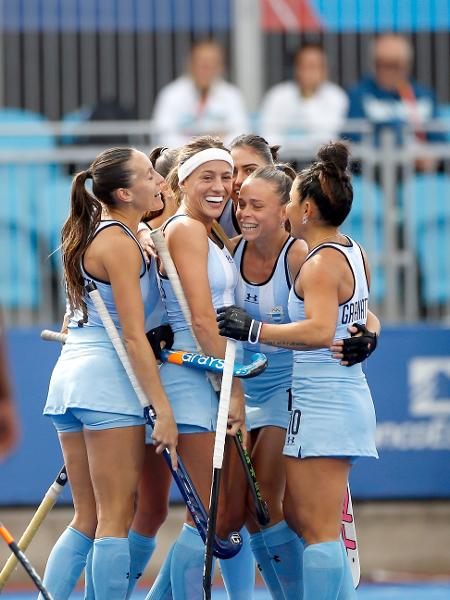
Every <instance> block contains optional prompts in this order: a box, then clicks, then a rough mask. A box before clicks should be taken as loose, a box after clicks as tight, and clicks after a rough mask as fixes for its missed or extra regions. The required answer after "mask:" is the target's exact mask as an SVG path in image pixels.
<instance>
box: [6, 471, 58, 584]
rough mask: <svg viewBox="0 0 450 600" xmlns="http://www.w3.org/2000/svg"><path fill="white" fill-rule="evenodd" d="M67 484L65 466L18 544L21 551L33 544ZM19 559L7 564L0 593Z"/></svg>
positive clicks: (9, 559) (11, 558)
mask: <svg viewBox="0 0 450 600" xmlns="http://www.w3.org/2000/svg"><path fill="white" fill-rule="evenodd" d="M66 483H67V473H66V467H65V466H63V467H62V469H61V470H60V471H59V473H58V475H57V476H56V479H55V481H54V482H53V483H52V485H51V486H50V487H49V488H48V490H47V492H46V494H45V496H44V498H43V500H42V502H41V503H40V505H39V506H38V508H37V510H36V512H35V513H34V515H33V518H32V519H31V521H30V522H29V524H28V526H27V528H26V529H25V531H24V532H23V535H22V537H21V538H20V540H19V541H18V542H17V546H18V547H19V548H20V550H22V551H25V550H26V549H27V548H28V546H29V545H30V543H31V540H32V539H33V538H34V536H35V535H36V533H37V530H38V529H39V527H40V526H41V524H42V522H43V521H44V519H45V517H46V516H47V515H48V513H49V512H50V511H51V510H52V508H53V506H54V504H55V502H56V501H57V500H58V498H59V496H60V494H61V492H62V491H63V489H64V486H65V485H66ZM18 562H19V559H18V558H17V556H16V555H15V554H11V556H10V557H9V558H8V560H7V561H6V563H5V566H4V567H3V569H2V571H1V573H0V592H1V590H2V589H3V588H4V587H5V585H6V583H7V581H8V579H9V578H10V577H11V574H12V573H13V571H14V569H15V567H16V565H17V563H18Z"/></svg>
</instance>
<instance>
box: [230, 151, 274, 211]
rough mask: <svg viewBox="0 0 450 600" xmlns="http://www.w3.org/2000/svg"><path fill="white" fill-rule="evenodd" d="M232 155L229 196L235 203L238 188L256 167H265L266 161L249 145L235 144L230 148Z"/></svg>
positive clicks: (237, 199)
mask: <svg viewBox="0 0 450 600" xmlns="http://www.w3.org/2000/svg"><path fill="white" fill-rule="evenodd" d="M231 156H232V157H233V162H234V170H233V191H232V194H231V197H232V199H233V201H234V202H235V203H237V202H238V201H239V190H240V189H241V186H242V184H243V182H244V181H245V180H246V179H247V177H248V176H249V175H251V174H252V173H253V172H254V171H256V169H257V168H258V167H265V166H266V165H267V164H268V163H267V161H265V160H264V158H263V157H262V156H261V155H260V154H259V153H258V152H256V151H255V150H254V149H253V148H251V147H250V146H236V147H235V148H233V149H232V150H231Z"/></svg>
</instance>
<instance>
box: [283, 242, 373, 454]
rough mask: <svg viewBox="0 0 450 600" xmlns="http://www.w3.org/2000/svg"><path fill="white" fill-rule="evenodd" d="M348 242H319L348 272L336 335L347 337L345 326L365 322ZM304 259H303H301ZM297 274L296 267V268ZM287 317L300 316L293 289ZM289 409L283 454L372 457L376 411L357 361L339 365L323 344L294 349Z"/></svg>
mask: <svg viewBox="0 0 450 600" xmlns="http://www.w3.org/2000/svg"><path fill="white" fill-rule="evenodd" d="M348 243H349V245H348V246H344V245H341V244H329V243H327V244H322V245H320V246H318V247H317V248H314V249H313V250H312V251H311V252H310V253H309V254H308V256H307V257H306V260H308V259H309V258H311V256H314V255H315V254H316V253H317V252H319V251H320V250H321V249H323V248H334V249H335V250H336V251H338V252H341V253H342V254H343V255H344V256H345V258H346V260H347V263H348V265H349V268H350V269H351V271H352V274H353V280H354V288H353V293H352V295H351V297H350V298H348V299H347V300H346V302H343V303H342V304H341V305H340V306H339V311H338V320H337V323H336V332H335V339H336V338H338V339H343V338H345V337H349V336H350V334H349V333H348V331H347V327H348V326H349V325H351V324H352V323H355V322H358V323H364V324H365V323H366V319H367V311H368V300H369V288H368V284H367V277H366V271H365V266H364V259H363V255H362V251H361V248H360V247H359V246H358V244H356V243H355V242H354V241H353V240H351V239H350V238H348ZM305 262H306V261H305ZM299 277H301V270H300V273H299ZM289 316H290V318H291V321H302V320H304V319H305V310H304V301H303V299H302V298H299V297H298V296H297V295H296V294H295V291H294V288H292V290H291V293H290V296H289ZM292 398H293V402H292V413H291V419H290V422H289V427H288V430H287V432H286V441H285V445H284V450H283V453H284V454H285V455H286V456H292V457H296V458H307V457H312V456H334V457H348V458H349V459H350V460H351V461H353V460H355V459H356V458H358V457H359V456H372V457H377V456H378V454H377V449H376V446H375V427H376V420H375V410H374V407H373V401H372V397H371V394H370V390H369V387H368V385H367V381H366V378H365V375H364V373H363V370H362V367H361V364H356V365H353V366H352V367H344V366H342V365H340V364H339V362H338V361H337V360H336V359H334V358H333V357H332V356H331V352H330V351H329V350H328V349H319V350H311V351H308V352H303V351H302V352H300V351H294V373H293V378H292Z"/></svg>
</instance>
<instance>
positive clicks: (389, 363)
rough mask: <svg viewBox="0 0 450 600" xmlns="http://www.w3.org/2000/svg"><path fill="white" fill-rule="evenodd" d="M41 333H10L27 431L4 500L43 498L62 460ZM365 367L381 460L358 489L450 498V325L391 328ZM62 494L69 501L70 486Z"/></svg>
mask: <svg viewBox="0 0 450 600" xmlns="http://www.w3.org/2000/svg"><path fill="white" fill-rule="evenodd" d="M39 333H40V331H39V330H37V329H16V330H11V331H9V333H8V349H9V359H10V366H11V370H12V374H13V382H14V388H15V395H16V401H17V405H18V410H19V416H20V422H21V429H22V433H21V439H20V443H19V445H18V447H17V449H16V450H15V451H14V453H13V454H12V455H11V456H10V458H8V460H7V461H6V462H4V463H2V464H0V504H3V505H5V504H37V503H38V502H39V501H40V500H41V498H42V497H43V495H44V493H45V492H46V490H47V488H48V487H49V485H50V483H51V482H52V481H53V479H54V477H55V476H56V474H57V473H58V470H59V468H60V467H61V465H62V462H63V459H62V456H61V451H60V448H59V444H58V440H57V436H56V433H55V431H54V429H53V427H52V424H51V422H50V419H48V418H47V417H43V416H42V408H43V406H44V402H45V397H46V393H47V386H48V381H49V378H50V374H51V371H52V368H53V365H54V364H55V362H56V359H57V357H58V354H59V346H58V344H54V343H49V342H43V341H41V340H40V338H39ZM180 368H181V367H180ZM365 370H366V374H367V378H368V381H369V384H370V387H371V390H372V395H373V398H374V402H375V407H376V411H377V417H378V431H377V443H378V449H379V454H380V460H378V461H377V460H374V459H361V460H359V461H358V462H357V463H356V465H355V467H354V468H353V472H352V474H351V486H352V492H353V496H354V497H355V498H360V499H385V498H429V497H435V498H450V329H445V328H440V327H424V326H415V327H401V328H400V327H395V328H393V327H392V328H388V327H386V328H385V329H384V330H383V333H382V337H381V339H380V344H379V347H378V349H377V351H376V352H375V354H374V355H373V356H372V357H371V358H370V359H369V360H368V361H367V363H366V367H365ZM173 497H174V498H175V497H178V496H177V494H176V493H174V494H173ZM63 499H64V500H65V501H66V502H68V501H70V493H69V491H68V490H66V491H64V494H63Z"/></svg>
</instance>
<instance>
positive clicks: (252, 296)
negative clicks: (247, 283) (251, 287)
mask: <svg viewBox="0 0 450 600" xmlns="http://www.w3.org/2000/svg"><path fill="white" fill-rule="evenodd" d="M245 301H246V302H254V303H255V304H256V303H257V302H258V296H257V294H250V293H247V295H246V297H245Z"/></svg>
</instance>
